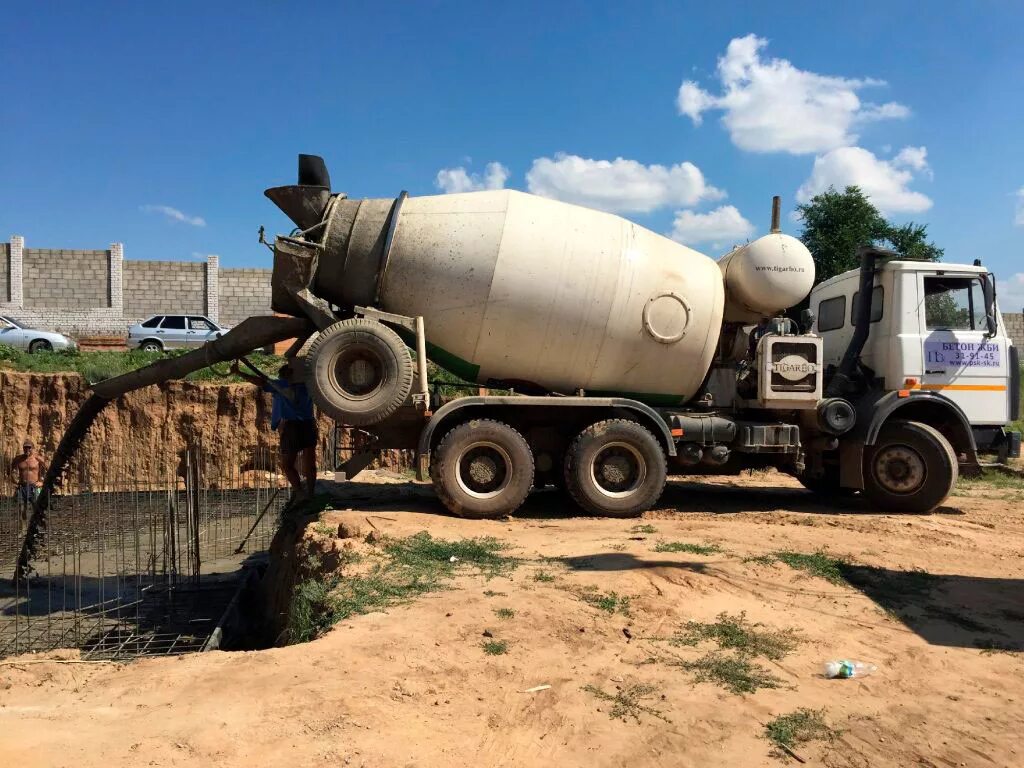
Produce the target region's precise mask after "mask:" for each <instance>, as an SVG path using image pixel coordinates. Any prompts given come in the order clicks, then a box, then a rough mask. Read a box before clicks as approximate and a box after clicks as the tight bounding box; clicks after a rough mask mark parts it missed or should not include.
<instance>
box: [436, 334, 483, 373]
mask: <svg viewBox="0 0 1024 768" xmlns="http://www.w3.org/2000/svg"><path fill="white" fill-rule="evenodd" d="M427 358H428V359H429V360H433V361H434V362H435V363H437V364H438V365H440V366H441V367H442V368H444V369H445V370H447V371H450V372H451V373H454V374H455V375H456V376H458V377H459V378H461V379H463V380H464V381H472V382H474V383H475V382H476V380H477V377H478V376H479V375H480V366H479V365H473V363H471V362H469V361H468V360H463V359H462V358H461V357H458V356H457V355H453V354H452V353H451V352H449V351H448V350H446V349H441V347H439V346H437V345H436V344H431V343H430V342H429V341H428V342H427Z"/></svg>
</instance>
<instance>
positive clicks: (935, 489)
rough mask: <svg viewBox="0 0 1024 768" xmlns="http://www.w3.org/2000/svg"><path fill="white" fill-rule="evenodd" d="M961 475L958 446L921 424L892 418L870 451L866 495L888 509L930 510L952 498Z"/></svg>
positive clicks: (866, 474)
mask: <svg viewBox="0 0 1024 768" xmlns="http://www.w3.org/2000/svg"><path fill="white" fill-rule="evenodd" d="M958 476H959V465H958V463H957V458H956V453H955V452H954V451H953V446H951V445H950V444H949V441H948V440H947V439H946V438H945V437H944V436H943V435H942V433H941V432H939V431H938V430H937V429H935V428H934V427H930V426H928V425H927V424H921V423H920V422H916V421H901V420H894V421H891V422H889V423H888V424H886V425H885V426H884V427H882V432H881V434H880V435H879V437H878V441H877V442H876V443H875V445H873V446H870V447H869V448H868V449H866V450H865V452H864V493H865V495H866V496H867V497H868V499H870V500H871V502H872V503H873V504H876V505H877V506H879V507H881V508H882V509H885V510H891V511H894V512H930V511H931V510H933V509H935V507H937V506H939V504H941V503H942V502H943V501H945V500H946V497H947V496H949V494H950V492H951V491H952V490H953V486H954V485H956V481H957V477H958Z"/></svg>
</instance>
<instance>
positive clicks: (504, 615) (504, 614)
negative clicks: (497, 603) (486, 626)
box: [494, 608, 516, 619]
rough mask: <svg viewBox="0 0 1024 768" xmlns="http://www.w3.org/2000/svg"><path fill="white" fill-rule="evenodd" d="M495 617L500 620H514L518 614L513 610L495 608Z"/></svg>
mask: <svg viewBox="0 0 1024 768" xmlns="http://www.w3.org/2000/svg"><path fill="white" fill-rule="evenodd" d="M494 615H495V616H497V617H498V618H499V619H514V618H515V617H516V612H515V611H513V610H512V609H511V608H495V609H494Z"/></svg>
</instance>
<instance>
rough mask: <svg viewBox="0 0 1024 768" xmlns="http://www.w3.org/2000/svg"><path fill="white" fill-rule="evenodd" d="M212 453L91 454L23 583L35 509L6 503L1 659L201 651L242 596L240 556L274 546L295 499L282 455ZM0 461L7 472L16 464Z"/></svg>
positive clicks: (0, 502) (65, 491) (197, 448)
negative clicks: (20, 570)
mask: <svg viewBox="0 0 1024 768" xmlns="http://www.w3.org/2000/svg"><path fill="white" fill-rule="evenodd" d="M95 439H97V440H98V438H95ZM214 447H215V448H216V450H211V449H210V448H209V447H208V446H205V445H204V442H203V439H202V438H196V439H194V440H192V441H190V442H189V444H188V445H187V447H186V448H185V449H184V450H183V451H179V452H172V451H168V452H167V453H166V454H165V455H162V456H153V455H152V453H151V452H150V453H149V454H148V455H147V456H146V457H145V462H141V461H140V462H137V463H136V462H131V461H96V460H95V457H96V456H97V455H100V456H104V455H107V456H124V455H126V454H127V455H130V453H131V451H130V446H107V445H103V446H97V445H91V446H90V445H86V446H84V447H83V450H82V451H81V452H80V453H81V454H82V455H91V456H92V457H93V460H92V461H91V462H89V464H88V466H86V463H85V462H84V460H80V459H79V458H77V457H76V460H75V462H74V463H72V465H71V466H70V467H69V470H68V471H67V473H66V474H65V477H64V482H63V484H62V485H61V487H60V488H59V489H58V492H57V493H56V494H55V495H54V497H53V498H52V501H51V509H50V512H49V514H48V518H47V523H46V526H45V528H44V530H43V532H42V539H41V541H40V543H39V546H38V549H37V554H36V558H35V560H34V561H33V562H32V567H33V574H32V576H31V577H30V578H29V579H27V580H23V581H17V582H16V581H14V580H13V579H12V577H13V575H14V570H15V564H16V561H17V556H18V552H19V551H20V549H21V543H22V539H23V535H24V518H23V513H25V512H28V513H29V514H30V513H31V510H26V509H25V508H24V505H23V504H22V503H21V502H20V501H19V500H18V499H16V498H14V497H13V496H11V495H8V494H4V495H3V497H0V657H3V656H7V655H11V654H17V653H24V652H26V651H42V650H49V649H53V648H61V647H73V648H79V649H81V651H82V653H83V654H84V655H86V656H88V657H105V658H125V657H131V656H137V655H148V654H178V653H187V652H189V651H195V650H199V649H200V648H202V646H203V645H204V643H205V642H206V640H207V638H208V637H209V636H210V633H211V632H212V631H213V629H214V627H215V626H216V624H217V621H218V620H219V619H220V617H221V615H222V614H223V612H224V609H225V607H226V606H227V605H228V602H229V601H230V599H231V596H232V595H233V594H234V591H235V590H236V588H237V578H236V576H237V573H238V570H239V567H240V565H241V563H242V561H243V560H244V558H245V554H243V552H256V551H260V550H265V549H266V548H267V547H268V546H269V544H270V539H271V537H272V536H273V532H274V529H275V526H276V524H277V522H278V520H279V517H280V512H281V509H282V507H283V506H284V504H285V502H286V500H287V498H288V492H287V489H286V488H285V487H283V486H284V485H285V481H284V478H283V477H282V475H281V473H280V472H279V470H278V456H277V452H276V451H275V450H272V449H268V448H266V447H265V446H254V447H248V448H247V447H244V446H241V447H239V446H233V447H230V448H226V447H225V445H224V444H223V443H222V442H221V441H220V440H218V442H217V443H216V444H215V446H214ZM115 448H116V449H117V450H114V449H115ZM97 450H99V451H100V453H99V454H97V453H96V451H97ZM104 451H105V452H106V454H104ZM0 458H2V460H3V461H4V467H5V469H6V468H9V467H10V466H11V461H12V459H13V456H3V457H0ZM44 458H45V457H44ZM136 470H138V471H136ZM7 487H8V488H11V486H7ZM243 544H244V546H240V545H243Z"/></svg>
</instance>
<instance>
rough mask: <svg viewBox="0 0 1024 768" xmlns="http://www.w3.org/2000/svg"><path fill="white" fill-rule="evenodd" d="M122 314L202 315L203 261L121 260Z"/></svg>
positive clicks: (204, 311) (204, 306) (203, 294)
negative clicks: (163, 313)
mask: <svg viewBox="0 0 1024 768" xmlns="http://www.w3.org/2000/svg"><path fill="white" fill-rule="evenodd" d="M122 279H123V296H124V298H123V301H124V316H125V317H126V318H134V319H139V318H145V317H149V316H150V315H155V314H159V313H161V312H170V313H175V314H193V315H205V314H206V264H205V263H203V262H187V261H125V262H124V264H123V266H122Z"/></svg>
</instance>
